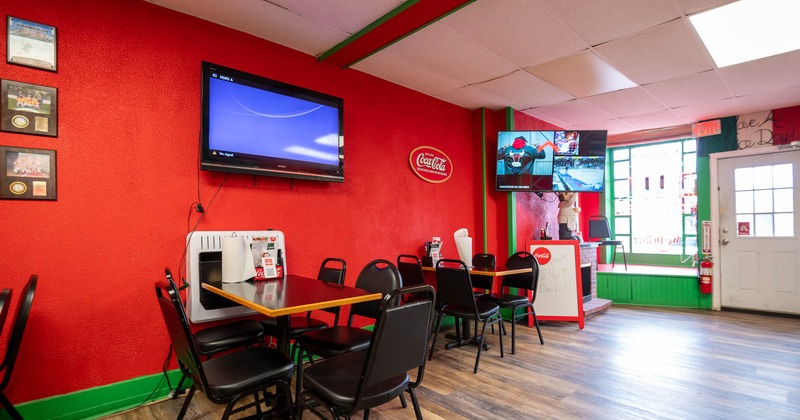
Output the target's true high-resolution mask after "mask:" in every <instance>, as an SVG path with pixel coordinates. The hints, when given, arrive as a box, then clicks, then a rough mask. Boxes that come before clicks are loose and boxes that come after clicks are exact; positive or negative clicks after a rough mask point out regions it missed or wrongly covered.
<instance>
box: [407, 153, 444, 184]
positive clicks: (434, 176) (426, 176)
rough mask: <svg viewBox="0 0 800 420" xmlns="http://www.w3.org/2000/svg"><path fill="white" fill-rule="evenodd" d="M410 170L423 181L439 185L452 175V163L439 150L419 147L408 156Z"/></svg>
mask: <svg viewBox="0 0 800 420" xmlns="http://www.w3.org/2000/svg"><path fill="white" fill-rule="evenodd" d="M408 163H409V164H411V170H413V171H414V173H415V174H417V176H418V177H420V178H422V179H423V180H425V181H428V182H433V183H440V182H445V181H447V180H448V179H450V175H452V174H453V163H452V162H451V161H450V158H449V157H448V156H447V155H446V154H444V152H442V151H441V150H439V149H436V148H433V147H429V146H420V147H417V148H416V149H414V150H412V151H411V153H410V154H409V155H408Z"/></svg>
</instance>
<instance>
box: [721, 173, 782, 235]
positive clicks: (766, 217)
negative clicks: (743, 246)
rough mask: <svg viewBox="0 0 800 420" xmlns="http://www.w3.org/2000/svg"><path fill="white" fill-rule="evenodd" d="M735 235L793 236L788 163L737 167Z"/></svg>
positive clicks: (735, 176) (735, 182)
mask: <svg viewBox="0 0 800 420" xmlns="http://www.w3.org/2000/svg"><path fill="white" fill-rule="evenodd" d="M734 188H735V189H736V224H737V226H738V231H737V236H740V237H741V236H761V237H765V236H794V204H793V203H794V185H793V181H792V164H791V163H786V164H781V165H767V166H755V167H752V168H738V169H736V172H734Z"/></svg>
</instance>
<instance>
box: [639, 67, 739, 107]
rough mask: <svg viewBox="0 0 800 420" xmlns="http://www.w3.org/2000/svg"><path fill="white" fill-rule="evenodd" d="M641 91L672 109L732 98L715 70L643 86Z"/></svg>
mask: <svg viewBox="0 0 800 420" xmlns="http://www.w3.org/2000/svg"><path fill="white" fill-rule="evenodd" d="M643 89H645V90H646V91H648V92H650V94H652V95H653V96H654V97H655V98H656V99H658V100H660V101H661V102H663V103H664V104H665V105H667V106H669V107H672V108H674V107H679V106H684V105H689V104H693V103H697V102H701V101H704V100H711V101H717V100H721V99H725V98H730V97H732V96H733V94H732V93H731V92H730V91H729V90H728V88H727V87H726V86H725V83H723V82H722V78H721V77H720V76H719V73H718V72H717V71H716V70H710V71H705V72H702V73H696V74H690V75H688V76H683V77H678V78H676V79H670V80H666V81H663V82H656V83H651V84H649V85H645V86H644V87H643Z"/></svg>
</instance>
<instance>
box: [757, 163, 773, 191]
mask: <svg viewBox="0 0 800 420" xmlns="http://www.w3.org/2000/svg"><path fill="white" fill-rule="evenodd" d="M765 188H772V166H756V167H755V168H753V189H754V190H763V189H765Z"/></svg>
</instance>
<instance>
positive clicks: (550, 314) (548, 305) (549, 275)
mask: <svg viewBox="0 0 800 420" xmlns="http://www.w3.org/2000/svg"><path fill="white" fill-rule="evenodd" d="M579 246H580V245H579V243H578V241H534V240H529V241H528V242H527V243H526V248H527V249H528V252H530V253H531V254H533V256H534V257H536V260H537V261H539V290H538V291H537V294H536V302H535V303H534V309H535V310H536V317H537V318H539V319H541V320H543V321H572V322H577V323H578V328H581V329H582V328H583V321H584V315H583V296H582V294H583V290H582V287H581V278H580V273H581V267H580V265H581V262H580V255H581V254H580V249H579Z"/></svg>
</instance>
